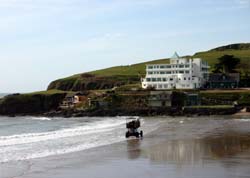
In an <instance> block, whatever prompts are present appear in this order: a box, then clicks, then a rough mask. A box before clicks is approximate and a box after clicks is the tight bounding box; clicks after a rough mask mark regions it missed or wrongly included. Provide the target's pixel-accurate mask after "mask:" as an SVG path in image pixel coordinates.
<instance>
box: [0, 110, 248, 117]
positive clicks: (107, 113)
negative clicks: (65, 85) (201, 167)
mask: <svg viewBox="0 0 250 178" xmlns="http://www.w3.org/2000/svg"><path fill="white" fill-rule="evenodd" d="M214 115H233V116H242V115H247V116H248V115H250V112H247V111H245V112H242V108H238V107H232V108H145V109H127V110H125V109H120V108H116V109H95V110H86V111H82V110H73V109H72V110H57V111H56V110H55V111H50V112H44V113H13V114H6V115H0V116H8V117H17V116H34V117H64V118H70V117H117V116H131V117H132V116H139V117H152V116H155V117H156V116H177V117H178V116H186V117H194V116H214Z"/></svg>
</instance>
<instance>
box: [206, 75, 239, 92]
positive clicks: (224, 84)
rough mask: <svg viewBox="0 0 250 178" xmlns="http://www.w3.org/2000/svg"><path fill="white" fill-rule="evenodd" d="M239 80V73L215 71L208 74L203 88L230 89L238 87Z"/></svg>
mask: <svg viewBox="0 0 250 178" xmlns="http://www.w3.org/2000/svg"><path fill="white" fill-rule="evenodd" d="M239 82H240V74H239V73H227V74H225V73H215V74H210V76H209V80H208V82H207V84H206V87H205V88H210V89H226V88H228V89H232V88H238V86H239Z"/></svg>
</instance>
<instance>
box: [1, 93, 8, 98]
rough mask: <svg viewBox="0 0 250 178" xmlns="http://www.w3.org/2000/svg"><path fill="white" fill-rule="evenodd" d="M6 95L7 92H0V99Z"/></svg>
mask: <svg viewBox="0 0 250 178" xmlns="http://www.w3.org/2000/svg"><path fill="white" fill-rule="evenodd" d="M6 95H8V93H0V99H1V98H3V97H5V96H6Z"/></svg>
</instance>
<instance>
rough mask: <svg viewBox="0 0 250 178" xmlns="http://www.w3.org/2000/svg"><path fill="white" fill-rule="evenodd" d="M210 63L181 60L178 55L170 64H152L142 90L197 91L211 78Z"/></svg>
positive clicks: (195, 59) (147, 68) (149, 66)
mask: <svg viewBox="0 0 250 178" xmlns="http://www.w3.org/2000/svg"><path fill="white" fill-rule="evenodd" d="M208 69H209V66H208V63H207V62H206V61H204V60H202V59H200V58H194V59H187V58H180V57H179V56H178V54H177V53H175V54H174V56H173V57H172V58H171V59H170V64H150V65H147V66H146V77H145V78H143V79H142V88H144V89H146V88H151V87H153V88H155V89H157V90H164V89H175V88H176V89H196V88H201V87H203V85H204V84H205V83H206V81H207V80H208V77H209V73H208Z"/></svg>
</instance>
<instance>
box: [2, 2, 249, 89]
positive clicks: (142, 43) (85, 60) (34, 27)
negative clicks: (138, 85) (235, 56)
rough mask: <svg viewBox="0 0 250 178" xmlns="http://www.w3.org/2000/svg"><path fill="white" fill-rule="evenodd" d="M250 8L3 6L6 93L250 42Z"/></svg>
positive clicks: (172, 4)
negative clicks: (88, 73)
mask: <svg viewBox="0 0 250 178" xmlns="http://www.w3.org/2000/svg"><path fill="white" fill-rule="evenodd" d="M249 19H250V0H189V1H187V0H0V49H1V50H0V67H1V70H0V93H1V92H30V91H37V90H45V89H46V87H47V85H48V83H49V82H50V81H52V80H54V79H58V78H61V77H66V76H69V75H72V74H76V73H82V72H87V71H91V70H95V69H101V68H105V67H110V66H115V65H128V64H133V63H138V62H143V61H147V60H152V59H158V58H164V57H169V56H171V55H172V54H173V53H174V51H178V52H179V54H180V55H186V54H193V53H195V52H197V51H202V50H208V49H210V48H214V47H217V46H220V45H225V44H229V43H238V42H250V20H249Z"/></svg>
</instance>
